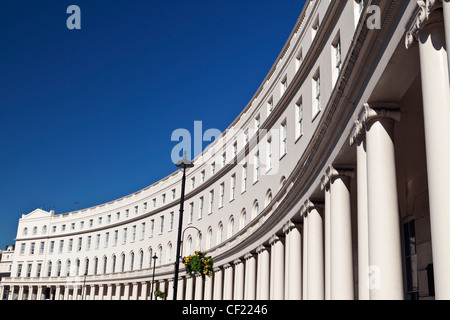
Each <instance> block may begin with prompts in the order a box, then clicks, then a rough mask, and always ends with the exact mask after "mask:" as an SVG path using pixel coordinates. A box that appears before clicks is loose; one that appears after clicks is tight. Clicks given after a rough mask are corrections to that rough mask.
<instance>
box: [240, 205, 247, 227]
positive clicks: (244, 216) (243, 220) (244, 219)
mask: <svg viewBox="0 0 450 320" xmlns="http://www.w3.org/2000/svg"><path fill="white" fill-rule="evenodd" d="M246 225H247V213H246V212H245V209H244V210H242V212H241V229H244V227H245V226H246Z"/></svg>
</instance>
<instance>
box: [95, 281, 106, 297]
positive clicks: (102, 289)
mask: <svg viewBox="0 0 450 320" xmlns="http://www.w3.org/2000/svg"><path fill="white" fill-rule="evenodd" d="M104 294H105V286H104V285H103V284H99V285H98V295H97V296H96V297H95V300H103V295H104Z"/></svg>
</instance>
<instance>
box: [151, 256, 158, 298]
mask: <svg viewBox="0 0 450 320" xmlns="http://www.w3.org/2000/svg"><path fill="white" fill-rule="evenodd" d="M152 259H153V276H152V288H151V290H150V300H153V295H154V293H153V285H154V284H155V267H156V259H158V257H157V256H156V253H155V255H154V256H153V257H152Z"/></svg>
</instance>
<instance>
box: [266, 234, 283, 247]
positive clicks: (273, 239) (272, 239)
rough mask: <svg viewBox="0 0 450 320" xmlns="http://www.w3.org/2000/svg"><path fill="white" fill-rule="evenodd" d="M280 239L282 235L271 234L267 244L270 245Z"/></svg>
mask: <svg viewBox="0 0 450 320" xmlns="http://www.w3.org/2000/svg"><path fill="white" fill-rule="evenodd" d="M282 239H283V236H278V235H276V234H274V235H273V236H271V237H270V239H269V244H270V245H271V246H272V245H274V244H275V243H277V242H278V241H281V240H282Z"/></svg>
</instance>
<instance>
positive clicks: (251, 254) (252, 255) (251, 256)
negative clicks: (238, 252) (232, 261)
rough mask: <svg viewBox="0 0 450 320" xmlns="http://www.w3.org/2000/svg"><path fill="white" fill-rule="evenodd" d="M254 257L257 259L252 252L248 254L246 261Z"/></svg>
mask: <svg viewBox="0 0 450 320" xmlns="http://www.w3.org/2000/svg"><path fill="white" fill-rule="evenodd" d="M254 257H255V254H254V253H252V252H249V253H247V254H246V255H245V256H244V259H245V260H248V259H251V258H254Z"/></svg>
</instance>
